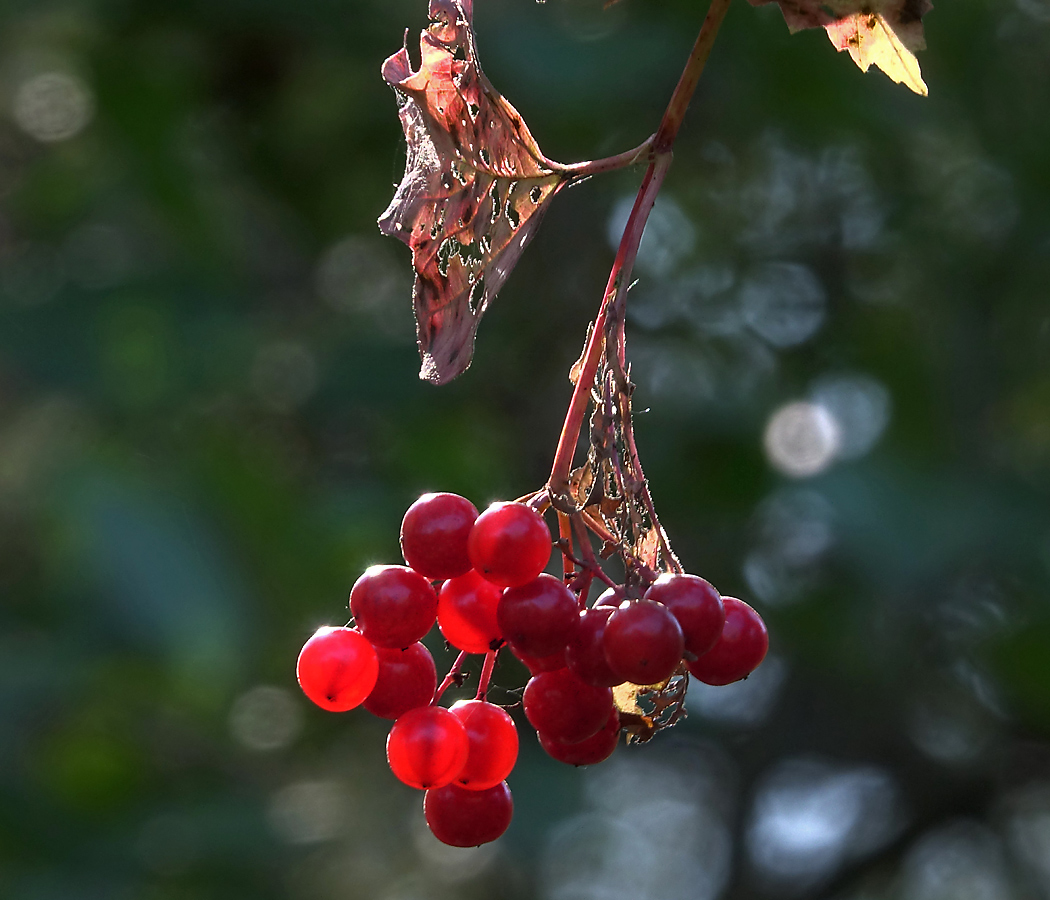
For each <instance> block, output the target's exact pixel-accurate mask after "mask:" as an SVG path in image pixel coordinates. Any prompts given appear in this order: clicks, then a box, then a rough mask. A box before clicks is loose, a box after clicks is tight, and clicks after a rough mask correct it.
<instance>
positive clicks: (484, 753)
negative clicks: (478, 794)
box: [449, 700, 518, 791]
mask: <svg viewBox="0 0 1050 900" xmlns="http://www.w3.org/2000/svg"><path fill="white" fill-rule="evenodd" d="M449 712H451V713H452V715H454V716H455V717H456V718H457V719H459V721H460V722H462V723H463V727H464V728H466V730H467V740H468V741H469V743H470V751H469V753H468V755H467V762H466V765H464V766H463V768H462V770H460V773H459V775H457V776H456V779H455V783H456V784H458V785H460V786H461V787H465V788H467V789H469V790H472V791H484V790H488V789H489V788H490V787H495V786H496V785H497V784H499V783H500V782H501V781H503V779H505V778H506V777H507V776H508V775H509V774H510V772H511V769H513V768H514V763H515V762H516V761H517V759H518V729H517V728H515V727H514V720H513V719H512V718H511V717H510V715H509V713H508V712H507V711H506V710H505V709H502V708H500V707H498V706H496V705H495V704H493V703H487V702H486V701H484V700H460V701H459V702H457V703H454V704H452V709H451V710H449Z"/></svg>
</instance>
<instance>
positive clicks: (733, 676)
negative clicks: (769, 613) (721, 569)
mask: <svg viewBox="0 0 1050 900" xmlns="http://www.w3.org/2000/svg"><path fill="white" fill-rule="evenodd" d="M722 603H723V604H724V605H725V611H726V622H725V625H724V626H723V627H722V634H721V635H720V636H719V638H718V641H717V642H716V643H715V645H714V647H712V648H711V649H710V650H708V651H707V653H705V654H704V655H703V656H701V657H700V658H699V659H697V660H695V661H693V662H690V663H689V671H690V673H691V674H692V675H694V676H695V677H696V678H698V679H700V681H702V682H704V683H705V684H715V685H720V684H730V683H732V682H734V681H739V680H740V679H741V678H746V677H747V676H748V675H750V674H751V673H752V672H753V671H754V670H755V669H756V668H758V664H759V663H760V662H762V660H763V659H765V657H766V651H767V650H768V649H769V633H768V632H767V631H766V623H765V622H763V621H762V617H761V616H760V615H759V614H758V613H757V612H755V611H754V610H753V609H752V608H751V607H750V606H748V605H747V604H746V603H744V601H743V600H737V599H736V597H723V598H722Z"/></svg>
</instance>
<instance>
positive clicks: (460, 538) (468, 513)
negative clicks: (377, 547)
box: [401, 494, 478, 581]
mask: <svg viewBox="0 0 1050 900" xmlns="http://www.w3.org/2000/svg"><path fill="white" fill-rule="evenodd" d="M477 517H478V511H477V508H476V507H475V506H474V504H473V503H471V502H470V501H469V500H467V499H466V497H460V496H459V494H424V495H423V496H422V497H420V498H419V499H418V500H417V501H416V502H415V503H413V504H412V505H411V506H410V507H409V508H408V512H406V513H405V518H404V519H403V520H402V522H401V553H402V554H403V555H404V557H405V562H407V563H408V564H409V565H410V566H411V567H412V568H413V569H415V570H416V571H417V572H419V574H420V575H423V576H425V577H426V578H429V579H430V580H432V581H436V580H438V579H442V578H455V577H456V576H457V575H463V574H465V573H466V572H467V571H469V570H470V556H469V555H468V554H467V536H468V535H469V534H470V529H471V528H472V527H473V525H474V520H475V519H476V518H477Z"/></svg>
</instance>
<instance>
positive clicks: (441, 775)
mask: <svg viewBox="0 0 1050 900" xmlns="http://www.w3.org/2000/svg"><path fill="white" fill-rule="evenodd" d="M468 751H469V743H468V741H467V731H466V729H465V728H464V727H463V723H462V722H460V721H459V719H457V718H456V717H455V716H454V715H452V713H450V712H449V711H448V710H447V709H444V708H443V707H440V706H421V707H417V708H416V709H410V710H409V711H408V712H407V713H405V714H404V715H403V716H401V718H400V719H398V720H397V721H396V722H395V723H394V726H393V728H391V729H390V734H389V735H387V739H386V760H387V762H388V763H389V764H390V769H391V770H392V771H393V773H394V774H395V775H396V776H397V777H398V778H399V779H401V781H403V782H404V783H405V784H407V785H408V786H409V787H414V788H420V789H423V790H427V789H429V788H434V787H442V786H443V785H446V784H449V783H450V782H451V781H453V780H454V779H455V778H456V776H457V775H459V773H460V770H461V769H462V768H463V765H464V763H466V761H467V753H468Z"/></svg>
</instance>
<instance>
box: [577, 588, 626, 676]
mask: <svg viewBox="0 0 1050 900" xmlns="http://www.w3.org/2000/svg"><path fill="white" fill-rule="evenodd" d="M615 611H616V608H615V607H613V606H595V607H592V608H591V609H587V610H584V611H583V612H581V613H580V624H579V627H578V628H577V630H576V635H575V637H573V639H572V640H571V641H570V642H569V646H568V647H567V648H566V650H565V662H566V663H567V664H568V666H569V668H570V669H572V671H573V672H575V673H576V675H577V676H579V677H580V678H581V679H583V680H584V681H586V682H587V683H588V684H595V685H598V686H600V687H615V686H616V685H618V684H623V682H624V679H623V678H621V677H620V676H619V675H617V674H616V673H615V672H614V671H613V670H612V668H611V667H610V666H609V662H608V660H606V658H605V643H604V641H603V640H602V639H603V638H604V637H605V626H606V624H607V623H608V621H609V616H611V615H612V614H613V613H614V612H615Z"/></svg>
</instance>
